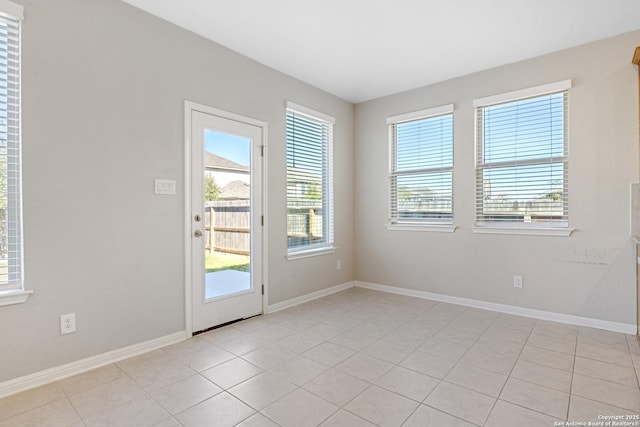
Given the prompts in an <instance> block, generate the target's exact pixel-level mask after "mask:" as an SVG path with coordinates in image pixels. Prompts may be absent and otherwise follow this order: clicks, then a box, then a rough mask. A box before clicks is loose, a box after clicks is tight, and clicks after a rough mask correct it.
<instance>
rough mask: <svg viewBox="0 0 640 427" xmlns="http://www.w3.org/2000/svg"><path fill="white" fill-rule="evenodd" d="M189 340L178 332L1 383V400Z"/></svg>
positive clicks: (183, 333)
mask: <svg viewBox="0 0 640 427" xmlns="http://www.w3.org/2000/svg"><path fill="white" fill-rule="evenodd" d="M187 338H189V334H186V333H185V331H181V332H176V333H174V334H170V335H165V336H163V337H160V338H155V339H152V340H149V341H144V342H141V343H138V344H134V345H130V346H128V347H123V348H119V349H117V350H112V351H108V352H106V353H102V354H98V355H95V356H91V357H87V358H85V359H81V360H77V361H75V362H71V363H67V364H65V365H60V366H56V367H53V368H49V369H45V370H44V371H40V372H36V373H33V374H29V375H25V376H23V377H18V378H15V379H12V380H9V381H5V382H2V383H0V398H3V397H6V396H9V395H12V394H16V393H19V392H21V391H25V390H29V389H32V388H35V387H39V386H42V385H45V384H49V383H51V382H54V381H59V380H61V379H64V378H68V377H71V376H73V375H78V374H81V373H83V372H87V371H91V370H93V369H96V368H100V367H102V366H105V365H109V364H111V363H115V362H119V361H121V360H124V359H128V358H130V357H134V356H137V355H139V354H143V353H147V352H149V351H153V350H157V349H159V348H162V347H166V346H168V345H171V344H176V343H178V342H181V341H184V340H185V339H187Z"/></svg>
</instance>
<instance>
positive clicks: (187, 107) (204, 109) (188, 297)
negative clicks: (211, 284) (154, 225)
mask: <svg viewBox="0 0 640 427" xmlns="http://www.w3.org/2000/svg"><path fill="white" fill-rule="evenodd" d="M193 111H198V112H201V113H204V114H209V115H213V116H218V117H222V118H224V119H229V120H234V121H237V122H240V123H244V124H247V125H251V126H255V127H258V128H260V129H261V133H262V141H261V142H262V145H263V146H264V151H263V156H262V157H261V158H262V176H261V177H260V180H261V182H262V203H263V205H262V215H263V216H264V224H263V227H262V247H261V248H260V251H261V254H262V277H261V280H260V282H261V285H264V293H263V294H262V311H263V313H265V312H266V311H265V310H266V308H267V307H268V303H267V301H268V296H269V281H268V267H267V264H268V263H267V262H266V261H267V260H268V259H269V257H268V256H269V245H268V238H267V199H268V197H267V189H268V185H267V161H266V159H267V151H268V150H267V139H268V133H269V128H268V123H267V122H264V121H262V120H257V119H253V118H251V117H246V116H243V115H241V114H236V113H231V112H229V111H225V110H220V109H218V108H213V107H209V106H207V105H204V104H198V103H196V102H193V101H188V100H185V101H184V156H185V171H184V202H185V205H184V215H185V216H184V217H185V223H184V236H185V240H184V242H185V255H184V288H185V291H184V292H185V331H186V334H187V335H189V336H191V334H192V333H193V302H192V301H193V300H192V298H193V293H192V288H191V283H192V274H193V271H192V268H191V257H192V254H191V225H190V218H191V189H190V187H191V169H192V168H191V113H192V112H193Z"/></svg>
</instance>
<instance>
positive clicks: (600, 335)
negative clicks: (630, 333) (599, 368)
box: [578, 326, 629, 351]
mask: <svg viewBox="0 0 640 427" xmlns="http://www.w3.org/2000/svg"><path fill="white" fill-rule="evenodd" d="M578 342H582V343H585V344H592V345H597V346H600V347H608V348H612V347H613V348H617V349H619V350H623V351H628V350H629V347H628V344H627V337H626V336H625V334H621V333H619V332H611V331H605V330H602V329H594V328H587V327H584V326H581V327H579V328H578Z"/></svg>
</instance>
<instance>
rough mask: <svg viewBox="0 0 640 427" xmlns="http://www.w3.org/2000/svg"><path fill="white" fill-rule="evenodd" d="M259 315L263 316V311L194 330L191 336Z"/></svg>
mask: <svg viewBox="0 0 640 427" xmlns="http://www.w3.org/2000/svg"><path fill="white" fill-rule="evenodd" d="M258 316H262V313H258V314H254V315H253V316H249V317H241V318H240V319H236V320H230V321H228V322H225V323H221V324H219V325H216V326H212V327H210V328H207V329H203V330H201V331H196V332H193V333H192V334H191V336H192V337H195V336H196V335H200V334H204V333H205V332H209V331H213V330H215V329H219V328H223V327H225V326H229V325H233V324H234V323H238V322H242V321H243V320H248V319H253V318H254V317H258Z"/></svg>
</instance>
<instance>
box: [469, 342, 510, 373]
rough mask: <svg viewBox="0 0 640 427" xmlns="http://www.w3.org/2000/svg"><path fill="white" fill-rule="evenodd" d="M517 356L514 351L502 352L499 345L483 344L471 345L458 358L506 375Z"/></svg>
mask: <svg viewBox="0 0 640 427" xmlns="http://www.w3.org/2000/svg"><path fill="white" fill-rule="evenodd" d="M517 358H518V353H517V352H515V351H510V352H506V351H505V352H502V351H501V348H500V346H499V345H492V346H490V345H487V344H483V345H481V346H478V347H476V346H474V347H472V348H471V349H470V350H469V351H468V352H467V354H465V355H464V357H463V358H462V359H460V362H461V363H464V364H466V365H471V366H475V367H476V368H482V369H486V370H487V371H491V372H495V373H498V374H502V375H508V374H509V372H511V369H513V366H514V365H515V364H516V360H517Z"/></svg>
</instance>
